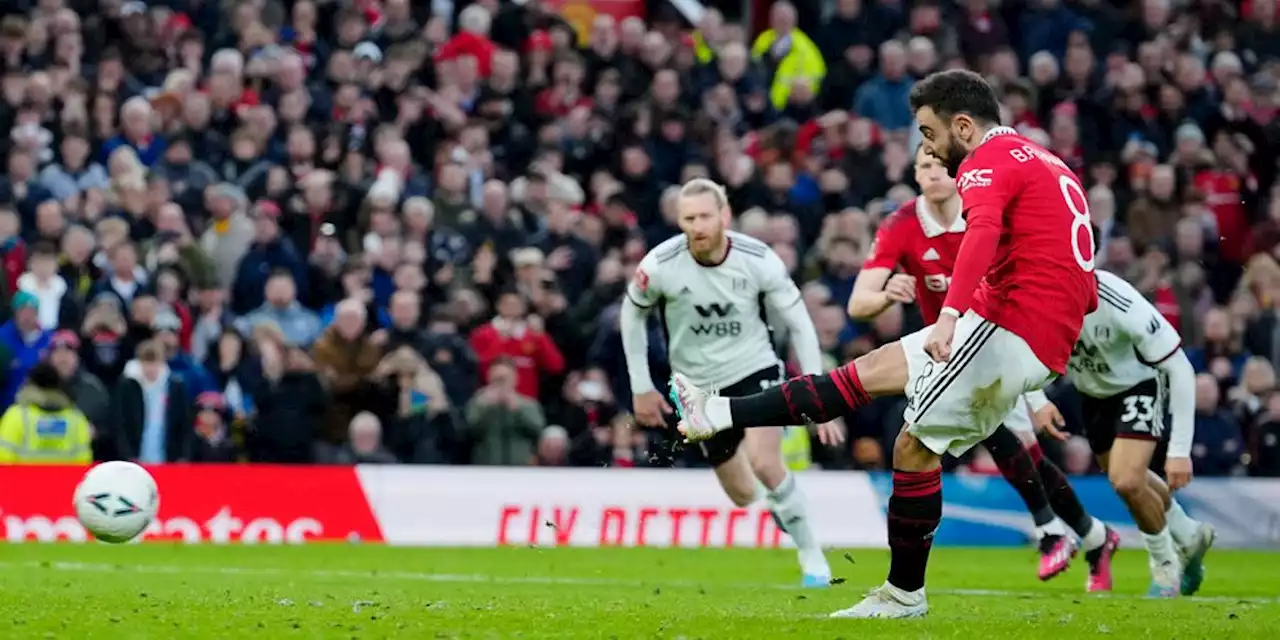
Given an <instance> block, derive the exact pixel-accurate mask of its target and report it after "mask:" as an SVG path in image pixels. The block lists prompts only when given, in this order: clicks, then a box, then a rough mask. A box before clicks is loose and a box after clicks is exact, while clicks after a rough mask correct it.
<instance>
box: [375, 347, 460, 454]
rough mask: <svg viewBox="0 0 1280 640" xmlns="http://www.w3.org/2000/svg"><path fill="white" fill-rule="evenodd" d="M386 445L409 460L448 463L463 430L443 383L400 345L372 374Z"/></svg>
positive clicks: (406, 348)
mask: <svg viewBox="0 0 1280 640" xmlns="http://www.w3.org/2000/svg"><path fill="white" fill-rule="evenodd" d="M373 378H374V382H375V383H376V384H377V387H376V389H375V391H377V392H378V396H377V401H376V403H375V406H377V407H378V408H379V409H380V411H381V414H382V422H383V424H385V425H386V427H387V428H386V435H385V439H384V441H385V443H386V446H387V448H388V449H390V450H391V452H392V453H394V454H395V455H396V457H397V458H399V459H400V460H402V461H404V462H412V463H414V464H448V463H451V462H454V461H455V460H456V459H457V457H458V451H457V445H458V439H459V438H460V437H461V435H462V431H463V429H462V428H461V425H460V424H459V420H458V415H457V412H456V411H455V410H454V405H453V402H452V401H451V400H450V399H449V396H448V394H447V393H445V386H444V382H443V381H442V380H441V378H440V375H439V374H437V373H436V372H435V371H434V370H432V369H431V367H430V366H428V365H427V363H426V361H425V360H423V358H422V356H421V355H419V354H418V352H417V351H414V350H413V349H412V348H411V347H408V346H402V347H399V348H397V349H395V350H393V351H391V352H390V353H388V354H387V356H386V357H385V358H383V360H382V362H380V363H379V364H378V368H377V369H376V370H375V371H374V373H373Z"/></svg>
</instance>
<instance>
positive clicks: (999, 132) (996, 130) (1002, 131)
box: [978, 127, 1018, 144]
mask: <svg viewBox="0 0 1280 640" xmlns="http://www.w3.org/2000/svg"><path fill="white" fill-rule="evenodd" d="M1010 134H1013V135H1017V134H1018V130H1017V129H1014V128H1013V127H993V128H992V129H991V130H990V131H988V132H987V135H985V136H982V142H979V143H978V144H983V143H985V142H986V141H988V140H990V139H992V138H994V137H996V136H1007V135H1010Z"/></svg>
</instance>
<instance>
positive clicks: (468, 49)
mask: <svg viewBox="0 0 1280 640" xmlns="http://www.w3.org/2000/svg"><path fill="white" fill-rule="evenodd" d="M492 21H493V16H492V14H490V13H489V10H488V9H486V8H485V7H483V6H481V5H479V4H474V5H470V6H468V7H466V8H464V9H463V10H462V12H461V13H459V14H458V33H457V35H455V36H453V37H452V38H450V39H449V41H448V42H446V43H445V44H444V46H443V47H440V50H439V51H438V52H437V53H436V62H437V63H439V64H448V63H456V62H457V60H458V59H459V58H461V57H462V56H471V57H473V58H475V60H476V64H477V65H478V67H477V68H478V71H479V74H480V77H481V78H488V77H489V73H490V70H491V69H492V68H493V56H494V54H495V53H497V51H498V47H497V46H496V45H494V44H493V41H492V40H490V39H489V27H490V23H491V22H492Z"/></svg>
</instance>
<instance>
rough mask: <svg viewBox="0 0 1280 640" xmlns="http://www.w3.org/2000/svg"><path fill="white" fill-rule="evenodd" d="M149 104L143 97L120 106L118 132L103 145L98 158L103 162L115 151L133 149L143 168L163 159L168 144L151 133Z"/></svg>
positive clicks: (152, 119) (127, 101)
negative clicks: (122, 148)
mask: <svg viewBox="0 0 1280 640" xmlns="http://www.w3.org/2000/svg"><path fill="white" fill-rule="evenodd" d="M153 115H154V114H153V113H152V110H151V103H150V102H148V101H147V99H146V98H144V97H142V96H135V97H132V98H129V99H128V100H126V101H125V102H124V104H122V105H120V133H119V134H118V135H116V136H114V137H112V138H110V139H108V140H107V141H106V142H105V143H103V145H102V150H101V151H100V154H101V158H102V160H103V161H104V162H105V161H106V160H107V159H108V158H110V157H111V155H112V153H114V152H115V150H116V149H119V148H121V147H128V148H130V149H133V151H134V153H136V154H137V158H138V160H139V161H140V162H142V164H143V165H144V166H147V167H151V166H153V165H155V164H156V163H158V162H160V160H161V158H163V157H164V152H165V148H166V147H167V144H166V142H165V139H164V136H162V135H157V134H156V132H155V131H154V130H153V125H152V123H153V122H154V118H153Z"/></svg>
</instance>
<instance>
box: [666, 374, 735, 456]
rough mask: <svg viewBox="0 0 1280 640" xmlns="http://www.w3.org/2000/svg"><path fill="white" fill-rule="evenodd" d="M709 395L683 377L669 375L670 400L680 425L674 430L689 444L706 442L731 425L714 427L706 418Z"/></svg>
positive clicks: (680, 375)
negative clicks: (677, 430) (678, 431)
mask: <svg viewBox="0 0 1280 640" xmlns="http://www.w3.org/2000/svg"><path fill="white" fill-rule="evenodd" d="M710 396H711V394H710V393H708V392H706V391H703V390H702V389H700V388H698V386H697V385H695V384H693V383H692V382H690V381H689V379H688V378H686V377H685V376H684V375H682V374H679V373H675V374H672V375H671V400H672V402H674V403H675V410H676V417H677V418H679V419H680V423H679V424H678V425H677V427H676V428H678V429H679V430H680V433H681V434H683V435H684V437H685V439H686V440H688V441H690V442H698V441H700V440H706V439H707V438H710V437H711V436H713V435H715V433H716V432H717V431H723V430H725V429H727V428H729V427H730V426H732V425H727V424H726V425H719V426H717V425H715V424H713V423H712V422H711V420H710V419H708V418H707V398H709V397H710Z"/></svg>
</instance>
